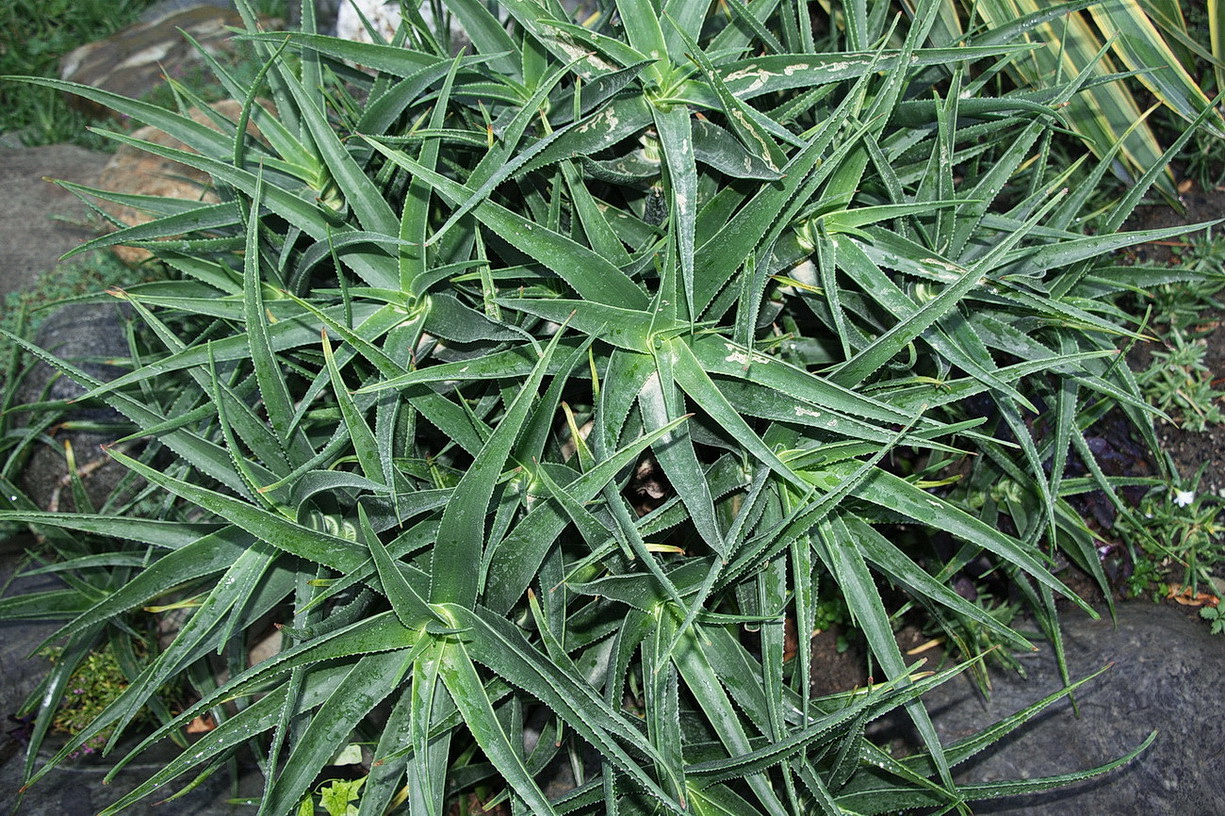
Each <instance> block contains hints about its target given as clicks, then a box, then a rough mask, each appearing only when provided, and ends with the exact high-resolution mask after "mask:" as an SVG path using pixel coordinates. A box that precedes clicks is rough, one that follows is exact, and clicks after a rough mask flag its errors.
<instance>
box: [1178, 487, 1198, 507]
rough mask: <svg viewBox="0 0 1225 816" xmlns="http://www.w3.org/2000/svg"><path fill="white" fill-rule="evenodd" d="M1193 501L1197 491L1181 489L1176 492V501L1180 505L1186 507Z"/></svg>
mask: <svg viewBox="0 0 1225 816" xmlns="http://www.w3.org/2000/svg"><path fill="white" fill-rule="evenodd" d="M1193 501H1195V493H1194V492H1193V491H1190V490H1179V491H1177V492H1175V493H1174V503H1175V504H1177V505H1178V506H1179V507H1186V506H1187V505H1189V504H1190V503H1191V502H1193Z"/></svg>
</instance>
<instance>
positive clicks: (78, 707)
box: [43, 647, 128, 758]
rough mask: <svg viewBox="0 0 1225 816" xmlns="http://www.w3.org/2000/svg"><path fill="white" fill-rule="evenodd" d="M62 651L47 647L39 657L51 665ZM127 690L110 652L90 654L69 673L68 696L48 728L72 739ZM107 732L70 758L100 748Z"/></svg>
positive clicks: (85, 754)
mask: <svg viewBox="0 0 1225 816" xmlns="http://www.w3.org/2000/svg"><path fill="white" fill-rule="evenodd" d="M62 653H63V649H60V648H57V647H51V648H48V649H45V650H44V651H43V656H44V657H46V658H47V659H48V660H50V661H51V662H52V663H56V662H58V660H59V659H60V656H61V654H62ZM127 687H128V678H127V677H126V676H125V675H124V673H123V670H122V669H121V668H120V667H119V661H118V660H116V658H115V655H114V653H113V652H111V650H110V649H100V650H98V651H94V652H90V653H89V655H88V656H87V657H86V658H85V660H84V661H82V662H81V664H80V665H79V666H78V667H77V669H76V671H75V672H73V674H72V677H71V678H69V681H68V693H67V694H65V695H64V698H63V701H62V702H61V703H60V706H59V709H57V711H56V713H55V717H54V718H53V719H52V720H51V727H52V729H53V730H54V731H57V732H59V733H61V734H68V735H69V736H75V735H76V734H79V733H80V732H81V731H84V730H85V728H86V727H87V726H88V725H89V724H90V723H92V722H93V721H94V720H95V719H97V717H98V715H99V714H101V713H102V712H103V711H104V710H105V709H106V707H107V706H109V705H110V704H111V703H113V702H114V701H115V700H116V699H118V698H119V695H120V694H122V693H123V691H124V689H126V688H127ZM110 736H111V730H110V729H107V730H103V731H100V732H99V733H98V734H95V735H94V736H92V737H90V738H89V739H88V740H86V741H85V743H84V744H83V745H81V747H80V748H78V749H77V750H76V751H74V752H73V753H72V754H71V756H72V757H74V758H76V757H82V756H88V755H89V754H92V753H94V752H95V751H99V750H101V749H102V746H104V745H106V741H107V740H108V739H110Z"/></svg>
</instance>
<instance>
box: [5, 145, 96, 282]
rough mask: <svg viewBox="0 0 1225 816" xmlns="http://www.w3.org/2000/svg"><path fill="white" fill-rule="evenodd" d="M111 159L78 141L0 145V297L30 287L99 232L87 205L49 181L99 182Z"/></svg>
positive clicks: (91, 183) (88, 183)
mask: <svg viewBox="0 0 1225 816" xmlns="http://www.w3.org/2000/svg"><path fill="white" fill-rule="evenodd" d="M108 158H109V157H108V156H107V155H106V154H105V153H97V152H94V151H92V150H86V149H84V148H81V147H77V146H75V145H50V146H48V147H24V148H15V149H0V297H3V296H4V295H7V294H9V293H10V292H17V291H21V290H24V289H28V288H30V287H31V286H32V285H33V283H34V281H36V280H37V279H38V277H39V276H40V275H42V274H44V273H45V272H48V271H50V270H51V269H53V268H54V267H55V264H56V261H57V259H58V258H59V257H60V256H61V255H63V254H64V253H65V252H67V251H68V250H70V249H72V248H74V247H76V246H78V245H79V244H82V243H84V242H85V241H88V240H89V239H90V238H93V237H94V236H95V235H96V233H95V231H94V229H93V228H92V227H91V226H90V221H89V216H90V212H89V209H88V208H87V207H86V206H85V205H84V204H83V203H82V202H81V201H80V200H79V199H77V197H76V196H74V195H73V194H72V193H70V192H68V191H67V190H65V189H64V188H62V187H60V186H58V185H56V184H52V183H51V182H50V181H47V180H46V179H48V178H54V179H63V180H65V181H72V182H76V183H77V184H87V185H93V184H96V183H97V179H98V175H99V173H101V172H102V167H103V166H104V165H105V164H106V161H107V159H108Z"/></svg>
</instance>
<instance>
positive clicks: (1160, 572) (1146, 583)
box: [1119, 468, 1225, 597]
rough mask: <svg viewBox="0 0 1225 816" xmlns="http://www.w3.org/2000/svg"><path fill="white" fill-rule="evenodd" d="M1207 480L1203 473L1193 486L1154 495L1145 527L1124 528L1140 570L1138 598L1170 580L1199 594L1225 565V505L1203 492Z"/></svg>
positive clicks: (1144, 512) (1143, 513)
mask: <svg viewBox="0 0 1225 816" xmlns="http://www.w3.org/2000/svg"><path fill="white" fill-rule="evenodd" d="M1202 475H1203V468H1201V469H1200V473H1199V474H1197V475H1196V477H1195V478H1194V479H1193V480H1191V481H1190V482H1189V483H1188V484H1187V485H1184V486H1173V487H1171V488H1168V489H1167V488H1162V489H1159V490H1156V491H1154V492H1152V493H1150V494H1149V495H1148V496H1146V497H1145V498H1144V499H1142V500H1141V502H1140V508H1139V510H1140V512H1139V519H1140V521H1139V523H1134V522H1130V521H1124V522H1123V523H1122V524H1121V525H1120V526H1119V529H1120V530H1121V532H1122V535H1123V540H1124V541H1125V542H1126V543H1127V544H1128V546H1129V547H1130V548H1131V550H1132V557H1133V559H1134V561H1135V564H1136V571H1135V572H1134V573H1133V574H1132V578H1131V580H1130V581H1129V590H1130V591H1131V593H1132V595H1133V597H1134V596H1138V595H1141V594H1143V593H1144V592H1146V591H1148V590H1149V589H1151V588H1152V587H1153V585H1154V584H1157V583H1160V582H1162V581H1167V580H1169V581H1178V582H1179V583H1181V584H1183V585H1185V586H1187V587H1189V588H1190V590H1191V593H1192V594H1195V593H1197V592H1198V591H1199V586H1200V584H1201V583H1204V584H1211V576H1212V572H1213V570H1214V569H1216V568H1217V567H1219V566H1221V565H1222V564H1225V542H1223V541H1222V533H1225V524H1223V523H1222V521H1221V520H1220V519H1219V518H1218V517H1219V515H1220V513H1221V509H1222V499H1221V498H1220V497H1219V496H1217V495H1216V494H1214V493H1206V492H1201V491H1200V490H1199V489H1198V488H1199V482H1200V477H1201V476H1202ZM1154 579H1155V580H1154Z"/></svg>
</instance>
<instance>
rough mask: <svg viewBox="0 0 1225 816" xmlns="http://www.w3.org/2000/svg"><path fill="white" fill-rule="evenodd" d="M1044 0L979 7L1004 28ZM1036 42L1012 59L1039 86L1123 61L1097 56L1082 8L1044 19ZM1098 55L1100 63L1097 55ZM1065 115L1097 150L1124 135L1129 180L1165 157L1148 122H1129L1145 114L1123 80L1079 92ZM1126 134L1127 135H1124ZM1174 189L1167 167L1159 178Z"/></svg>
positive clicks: (1108, 69)
mask: <svg viewBox="0 0 1225 816" xmlns="http://www.w3.org/2000/svg"><path fill="white" fill-rule="evenodd" d="M1041 7H1042V5H1041V0H983V2H980V3H978V4H977V9H978V12H979V14H980V15H982V17H983V19H984V20H985V21H986V23H987V25H988V27H990V28H999V27H1001V26H1004V25H1007V24H1008V23H1009V22H1011V21H1012V20H1015V19H1016V18H1018V17H1021V16H1023V15H1026V14H1031V13H1033V12H1036V11H1038V10H1040V8H1041ZM1028 37H1029V38H1030V40H1031V41H1032V42H1038V43H1042V44H1044V45H1045V47H1044V48H1040V49H1037V50H1035V51H1033V52H1031V53H1030V54H1028V55H1026V57H1025V58H1022V59H1019V60H1017V61H1016V62H1014V63H1013V66H1012V70H1013V72H1014V73H1015V74H1016V75H1017V76H1018V78H1019V79H1021V80H1023V81H1024V82H1025V83H1026V84H1028V85H1031V86H1033V87H1036V88H1040V87H1049V86H1050V85H1051V84H1052V83H1055V82H1059V81H1061V80H1062V81H1067V80H1069V79H1071V78H1073V77H1075V76H1077V75H1078V74H1080V72H1081V71H1083V70H1084V69H1085V68H1086V67H1088V66H1090V65H1092V66H1093V68H1092V75H1093V76H1098V77H1100V76H1106V75H1109V74H1113V73H1117V72H1118V71H1119V67H1118V66H1117V65H1116V64H1115V63H1114V62H1113V61H1112V60H1110V58H1109V57H1107V56H1102V57H1101V58H1100V59H1098V54H1099V52H1100V51H1101V49H1102V45H1103V43H1102V40H1101V38H1100V37H1099V36H1098V33H1097V31H1096V30H1095V29H1094V28H1093V27H1092V25H1091V24H1090V20H1089V18H1088V17H1086V16H1085V15H1084V14H1083V13H1072V14H1069V15H1067V17H1065V18H1063V19H1060V20H1056V21H1053V22H1049V23H1044V24H1042V25H1040V26H1038V27H1037V28H1035V29H1034V30H1033V32H1032V33H1030V34H1029V35H1028ZM1095 60H1097V61H1096V64H1095V63H1094V61H1095ZM1064 117H1065V120H1066V121H1067V122H1068V124H1069V125H1071V127H1072V128H1073V129H1074V130H1076V131H1077V132H1078V133H1080V134H1081V135H1082V136H1083V137H1084V138H1085V139H1086V140H1087V141H1088V144H1089V147H1090V149H1091V150H1092V151H1093V152H1094V153H1095V154H1096V155H1098V156H1102V155H1104V154H1105V153H1106V152H1107V151H1109V150H1110V148H1111V146H1112V145H1114V144H1115V143H1116V142H1118V141H1120V140H1122V148H1121V149H1120V151H1119V156H1120V158H1121V159H1122V162H1123V165H1124V169H1123V174H1124V175H1125V176H1126V178H1127V179H1128V180H1129V181H1130V180H1132V179H1134V178H1135V176H1136V175H1138V174H1140V173H1143V172H1144V171H1145V170H1147V169H1148V168H1150V167H1153V166H1154V165H1156V164H1157V163H1158V162H1159V161H1160V157H1161V152H1162V151H1161V146H1160V144H1158V142H1157V139H1156V137H1155V136H1154V135H1153V133H1152V131H1151V130H1150V129H1149V128H1148V127H1147V126H1144V125H1142V126H1140V127H1138V128H1135V129H1134V130H1133V131H1132V132H1131V133H1127V130H1128V128H1129V127H1130V126H1131V125H1132V124H1133V123H1135V122H1136V121H1138V120H1139V119H1140V108H1139V106H1138V105H1137V104H1136V101H1135V99H1134V98H1133V97H1132V95H1131V93H1130V91H1128V89H1127V88H1126V87H1125V86H1123V85H1122V83H1119V82H1112V83H1109V84H1104V85H1096V86H1093V87H1090V88H1087V89H1085V90H1082V91H1081V92H1080V93H1078V94H1077V95H1076V96H1075V97H1074V98H1073V99H1072V100H1071V102H1070V103H1069V104H1068V107H1067V109H1066V110H1065V112H1064ZM1124 134H1126V135H1124ZM1158 184H1159V185H1160V186H1161V187H1162V188H1163V189H1164V190H1166V192H1172V191H1173V185H1172V183H1171V181H1170V177H1169V175H1168V173H1167V174H1166V175H1164V176H1163V177H1162V178H1161V179H1159V180H1158Z"/></svg>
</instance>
